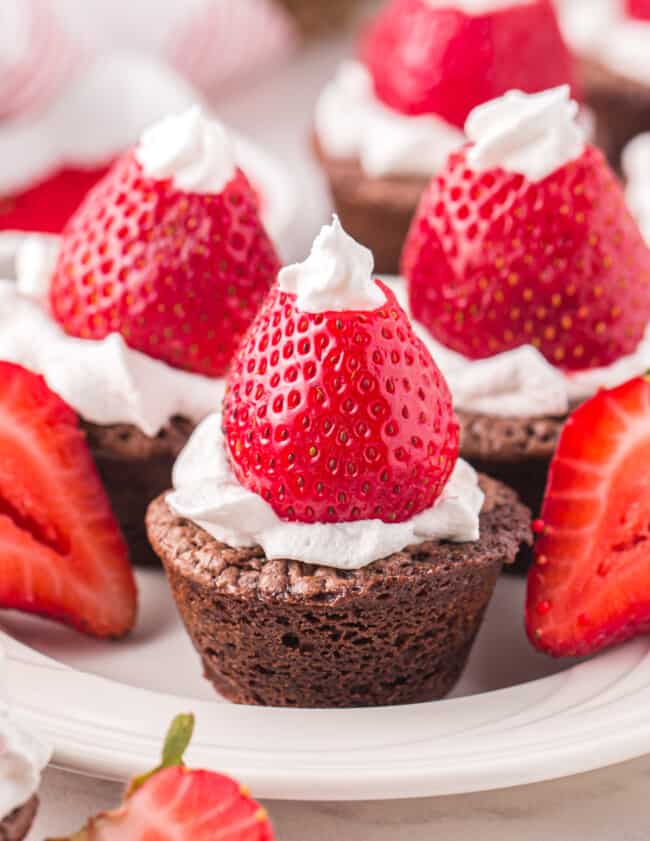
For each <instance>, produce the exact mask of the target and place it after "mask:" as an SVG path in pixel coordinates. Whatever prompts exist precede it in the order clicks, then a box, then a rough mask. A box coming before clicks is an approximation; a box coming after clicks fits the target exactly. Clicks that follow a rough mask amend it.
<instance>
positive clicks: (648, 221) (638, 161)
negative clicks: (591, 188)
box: [622, 41, 650, 245]
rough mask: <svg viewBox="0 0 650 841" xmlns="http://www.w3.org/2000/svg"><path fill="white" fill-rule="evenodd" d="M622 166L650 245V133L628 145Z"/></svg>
mask: <svg viewBox="0 0 650 841" xmlns="http://www.w3.org/2000/svg"><path fill="white" fill-rule="evenodd" d="M648 43H649V46H650V41H649V42H648ZM622 164H623V173H624V175H625V179H626V186H625V198H626V199H627V203H628V206H629V208H630V210H631V211H632V213H633V215H634V216H635V218H636V220H637V222H638V223H639V227H640V228H641V233H642V234H643V236H644V237H645V239H646V242H647V243H648V244H649V245H650V132H646V133H644V134H639V135H637V136H636V137H635V138H634V139H633V140H631V141H630V142H629V143H628V144H627V146H626V147H625V149H624V150H623V159H622Z"/></svg>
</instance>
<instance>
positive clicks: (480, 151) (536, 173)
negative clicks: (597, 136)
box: [465, 85, 585, 181]
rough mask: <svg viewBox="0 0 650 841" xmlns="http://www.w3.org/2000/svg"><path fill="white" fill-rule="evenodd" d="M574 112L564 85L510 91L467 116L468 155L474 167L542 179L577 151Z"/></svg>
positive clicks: (580, 137)
mask: <svg viewBox="0 0 650 841" xmlns="http://www.w3.org/2000/svg"><path fill="white" fill-rule="evenodd" d="M578 111H579V109H578V105H577V103H576V102H573V100H572V99H571V95H570V90H569V87H568V85H561V86H560V87H557V88H551V89H550V90H547V91H542V92H541V93H533V94H527V93H522V92H521V91H514V90H513V91H509V92H508V93H506V94H504V95H503V96H500V97H498V98H497V99H493V100H491V101H490V102H486V103H485V104H484V105H479V106H478V107H477V108H475V109H474V110H473V111H472V112H471V113H470V115H469V116H468V118H467V121H466V123H465V132H466V134H467V136H468V137H469V139H470V140H472V141H473V143H474V145H473V146H471V147H470V149H469V151H468V153H467V160H468V162H469V164H470V165H471V166H472V167H473V168H474V169H476V170H479V171H481V170H485V169H493V168H495V167H502V168H503V169H505V170H507V171H509V172H518V173H521V174H522V175H525V176H526V178H528V180H529V181H541V180H542V179H544V178H546V177H547V176H548V175H550V174H551V173H552V172H555V170H557V169H559V168H560V167H561V166H564V164H566V163H568V162H569V161H572V160H574V159H575V158H578V157H580V155H581V154H582V151H583V149H584V146H585V134H584V130H583V129H582V127H581V126H580V125H579V124H578V122H577V120H576V118H577V116H578Z"/></svg>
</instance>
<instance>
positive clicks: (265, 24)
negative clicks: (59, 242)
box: [0, 0, 377, 268]
mask: <svg viewBox="0 0 650 841" xmlns="http://www.w3.org/2000/svg"><path fill="white" fill-rule="evenodd" d="M376 5H377V3H373V2H371V1H369V0H327V2H324V0H323V2H321V0H137V2H131V3H129V2H127V1H126V0H0V232H3V234H4V235H3V236H0V265H2V263H1V261H2V255H3V254H5V255H6V254H7V253H11V252H12V249H13V242H12V237H11V234H10V233H9V232H11V233H13V232H15V231H39V232H48V233H58V232H59V231H60V230H61V228H62V227H63V224H64V223H65V221H66V220H67V218H68V217H69V216H70V214H71V212H72V211H73V210H74V208H75V207H76V206H77V204H78V203H79V200H80V197H81V196H82V195H83V194H84V193H85V191H86V190H87V189H88V188H89V187H90V186H91V185H92V184H93V183H94V182H95V181H96V180H97V179H98V178H99V177H101V175H103V173H104V172H105V171H106V169H107V167H108V166H109V165H110V163H111V161H112V160H113V159H114V158H115V157H116V156H117V155H118V154H120V153H121V152H122V151H123V150H124V149H126V148H128V147H129V146H131V145H132V144H133V143H135V142H136V141H137V139H138V137H139V135H140V133H141V132H142V130H143V129H144V128H145V127H146V126H148V125H149V124H151V123H152V122H154V121H156V120H157V119H159V118H160V117H162V116H164V115H165V114H168V113H170V112H173V111H180V110H183V109H184V108H185V107H187V106H188V105H189V104H191V103H192V102H196V101H199V102H202V103H203V104H205V105H206V107H208V108H209V109H210V110H211V111H212V112H213V113H214V114H216V115H217V116H218V117H219V118H221V119H222V120H223V121H224V122H225V123H227V124H228V125H229V126H230V127H232V128H233V129H235V130H237V131H239V132H241V133H242V134H244V135H245V136H246V137H247V138H249V139H251V140H253V141H255V143H256V144H257V149H253V150H250V149H249V152H251V151H252V154H249V156H248V158H252V160H251V161H250V162H249V161H248V160H247V163H248V166H249V169H250V170H251V171H250V172H249V175H250V176H251V178H252V179H253V180H255V171H254V170H255V169H256V168H257V169H262V172H261V174H260V178H261V181H262V183H265V182H270V183H268V184H266V192H269V193H270V194H271V195H267V196H264V195H263V200H264V199H266V200H267V201H268V202H270V203H272V204H273V207H272V208H270V209H269V215H270V216H271V217H272V219H271V220H270V221H267V224H269V227H270V228H273V227H274V224H275V226H276V228H277V230H276V231H274V233H275V234H276V238H277V239H279V240H280V245H281V248H282V250H283V252H284V256H285V257H286V258H287V259H289V258H296V257H299V256H300V255H301V254H303V253H304V251H305V250H306V248H307V247H308V244H309V242H310V240H311V238H312V235H313V233H314V231H315V230H316V229H317V227H318V225H319V224H320V222H321V221H322V220H323V218H324V216H326V214H327V212H328V199H327V197H326V193H325V191H324V190H323V187H322V183H321V181H320V177H319V175H318V173H317V172H316V168H315V166H314V165H313V163H312V161H311V156H310V155H309V151H308V137H309V129H310V123H311V120H312V115H313V108H314V103H315V101H316V98H317V96H318V93H319V91H320V89H321V88H322V86H323V84H324V83H325V81H326V80H327V79H328V77H329V76H330V75H331V73H332V72H333V69H334V68H335V67H336V65H337V64H338V62H339V61H340V59H341V58H343V57H344V56H345V55H346V54H347V53H349V52H350V49H351V46H352V42H353V38H354V32H355V30H356V29H357V28H358V26H359V25H360V23H361V22H362V21H363V19H364V17H365V16H366V15H367V14H368V13H369V12H370V11H371V10H372V8H373V7H376ZM263 150H265V151H263ZM268 153H270V155H271V160H267V158H266V157H265V155H266V154H268ZM277 164H280V167H284V172H283V176H284V179H285V180H284V182H283V181H282V178H281V177H279V171H280V170H279V169H278V166H277ZM261 192H262V194H264V192H265V190H263V189H262V190H261ZM53 197H54V199H53ZM298 202H299V204H300V213H299V214H298V213H297V211H298V207H297V206H296V205H297V203H298ZM298 215H299V217H300V225H299V226H298V227H297V228H294V229H293V230H292V229H291V228H292V225H291V222H292V220H293V219H295V218H297V216H298ZM5 265H6V262H5ZM3 268H4V267H3Z"/></svg>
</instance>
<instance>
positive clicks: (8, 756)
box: [0, 649, 52, 820]
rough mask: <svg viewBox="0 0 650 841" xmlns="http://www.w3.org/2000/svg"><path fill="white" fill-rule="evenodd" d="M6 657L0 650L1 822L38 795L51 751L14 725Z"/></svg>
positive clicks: (16, 724)
mask: <svg viewBox="0 0 650 841" xmlns="http://www.w3.org/2000/svg"><path fill="white" fill-rule="evenodd" d="M6 671H7V664H6V656H5V653H4V651H3V650H2V649H0V820H3V819H4V818H6V817H7V816H8V815H10V814H11V812H13V811H14V809H18V808H19V807H20V806H23V805H24V804H25V803H27V802H28V800H30V799H31V798H32V797H33V795H34V794H36V792H37V791H38V788H39V785H40V782H41V772H42V771H43V769H44V768H45V766H46V765H47V763H48V762H49V761H50V757H51V755H52V751H51V749H50V748H49V747H48V746H47V745H46V744H45V743H44V742H41V741H40V740H37V739H35V738H34V737H33V736H32V735H30V734H29V733H27V732H26V731H25V730H24V729H23V728H22V727H20V726H19V725H18V723H17V722H16V720H15V718H14V716H13V714H12V712H11V709H10V707H9V703H8V693H7V676H6Z"/></svg>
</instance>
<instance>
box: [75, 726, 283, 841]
mask: <svg viewBox="0 0 650 841" xmlns="http://www.w3.org/2000/svg"><path fill="white" fill-rule="evenodd" d="M193 726H194V718H193V716H191V715H181V716H178V717H177V718H176V719H175V720H174V722H173V723H172V726H171V727H170V730H169V733H168V735H167V740H166V742H165V747H164V749H163V758H162V762H161V765H160V766H159V767H158V768H157V769H155V771H153V772H151V774H147V775H145V776H144V777H142V778H140V779H137V780H134V781H133V783H132V784H131V786H130V788H129V791H128V792H127V796H126V798H125V801H124V803H123V805H122V806H121V807H120V808H119V809H117V810H115V811H113V812H105V813H103V814H100V815H97V817H95V818H91V820H90V821H89V822H88V824H87V825H86V827H85V828H84V829H82V830H81V832H78V833H75V834H74V835H72V836H70V837H69V838H68V839H67V841H127V839H128V841H216V839H218V841H273V830H272V828H271V824H270V823H269V819H268V817H267V814H266V811H265V810H264V809H263V808H262V807H261V806H260V804H259V803H256V802H255V801H254V800H253V799H252V798H251V797H250V796H249V794H248V792H247V790H246V789H245V788H244V787H243V786H241V785H239V783H237V782H236V781H235V780H232V779H230V777H225V776H224V775H223V774H217V773H215V772H213V771H191V770H189V769H187V768H186V767H185V766H184V765H183V764H182V754H183V752H184V750H185V748H186V746H187V744H188V742H189V740H190V737H191V734H192V729H193ZM59 841H66V839H59Z"/></svg>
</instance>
